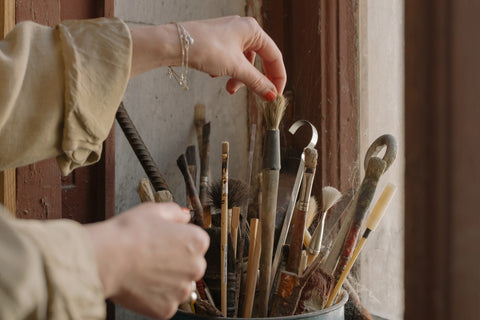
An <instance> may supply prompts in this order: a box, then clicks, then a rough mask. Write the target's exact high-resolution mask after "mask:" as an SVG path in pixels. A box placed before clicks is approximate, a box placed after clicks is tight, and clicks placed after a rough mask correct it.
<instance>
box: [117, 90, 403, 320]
mask: <svg viewBox="0 0 480 320" xmlns="http://www.w3.org/2000/svg"><path fill="white" fill-rule="evenodd" d="M285 108H286V101H285V99H284V98H283V97H282V96H279V97H278V98H277V99H276V100H275V101H274V102H271V103H266V104H265V106H264V108H263V111H264V116H265V124H266V126H265V127H266V130H265V136H264V143H263V157H262V170H261V172H260V173H259V175H258V176H259V180H260V183H259V190H258V191H259V192H258V211H257V214H256V215H255V214H253V216H257V217H258V218H253V219H251V220H250V222H248V221H247V213H248V205H249V202H250V201H249V200H250V199H251V198H253V197H251V195H250V184H251V175H252V167H253V150H254V146H255V136H256V127H255V125H254V126H252V128H251V132H250V133H251V137H250V145H249V150H248V151H249V156H248V173H247V177H246V179H245V181H246V182H243V181H242V180H240V179H235V178H231V177H230V172H229V159H230V146H229V143H228V142H226V141H224V142H222V145H221V160H222V166H221V179H219V180H218V181H216V182H214V183H212V182H211V178H210V165H209V161H210V129H211V127H210V126H211V125H210V122H207V121H206V119H205V106H204V105H196V106H195V113H194V124H195V128H196V133H197V141H198V142H197V143H198V157H199V159H200V166H197V161H196V158H197V153H196V148H195V146H193V145H191V146H188V147H187V148H186V152H185V154H182V155H180V156H179V157H178V159H177V165H178V167H179V169H180V171H181V172H182V175H183V177H184V180H185V187H186V195H187V197H186V198H187V206H188V207H190V209H191V212H192V222H193V223H195V224H197V225H198V226H201V227H203V228H205V230H206V231H207V233H208V234H209V236H210V242H211V245H210V248H209V250H208V252H207V254H206V256H205V257H206V260H207V270H206V273H205V276H204V278H203V279H202V280H201V281H198V282H197V293H198V295H199V299H198V301H197V302H196V304H195V307H193V308H192V307H191V306H190V305H184V306H183V307H182V309H183V310H186V311H192V312H196V313H197V314H199V315H208V316H225V317H238V316H240V317H244V318H250V317H252V316H254V317H284V316H290V315H294V314H301V313H310V312H315V311H318V310H321V309H323V308H327V307H330V306H331V305H332V304H334V303H335V301H337V300H338V299H339V297H340V296H341V295H342V291H341V288H342V286H343V284H344V283H345V281H346V277H347V275H348V273H349V272H350V270H351V268H352V266H353V264H354V263H355V260H356V259H357V257H358V255H359V253H360V252H361V250H362V248H363V246H364V244H365V241H366V239H367V238H368V236H369V234H370V233H371V232H373V231H374V230H375V228H376V226H377V225H378V223H379V221H380V219H381V217H382V216H383V214H384V212H385V211H386V207H387V206H388V203H389V202H390V200H391V198H392V197H393V194H394V191H395V187H394V186H393V185H390V184H389V185H387V187H386V188H385V190H384V192H383V193H382V195H381V196H380V198H379V200H378V202H377V204H376V205H375V207H374V209H373V210H372V213H371V214H370V215H368V209H369V207H370V204H371V202H372V200H373V197H374V195H375V191H376V188H377V184H378V181H379V179H380V177H381V176H382V175H383V174H384V172H385V171H386V170H387V169H388V168H389V166H390V165H391V164H392V163H393V161H394V160H395V156H396V142H395V139H394V138H393V137H392V136H390V135H383V136H381V137H379V138H378V139H377V140H375V141H374V142H373V143H372V145H371V146H370V148H369V149H368V151H367V153H366V155H365V176H364V178H363V180H362V182H361V184H360V186H359V187H358V188H351V189H349V190H348V191H347V192H345V193H344V194H343V195H342V194H341V193H340V192H339V191H338V190H337V189H335V188H333V187H330V186H327V187H324V188H323V189H322V196H321V199H320V205H317V202H316V200H315V198H314V197H313V196H311V193H312V186H313V184H314V178H315V172H316V167H317V160H318V154H317V151H316V150H315V148H314V147H315V145H316V142H317V139H318V134H317V131H316V129H315V127H314V126H313V125H312V124H310V123H309V122H308V121H305V120H301V121H297V122H296V123H295V124H294V125H292V127H291V128H290V132H291V133H292V134H294V133H295V131H296V130H297V129H298V128H299V127H301V126H303V125H309V126H310V127H311V129H312V138H311V141H310V143H309V144H308V146H306V147H305V148H304V150H303V152H302V154H301V161H300V165H299V168H298V171H297V175H296V179H295V181H294V184H293V188H292V192H291V197H290V202H289V204H288V208H287V209H286V212H285V215H284V219H283V224H282V228H281V231H280V232H279V234H278V235H277V237H275V222H276V219H277V216H279V212H278V209H277V196H278V190H279V182H280V174H279V173H280V169H281V168H280V163H281V161H280V160H281V159H280V132H279V126H280V122H281V120H282V117H283V114H284V111H285ZM117 119H118V121H119V123H120V124H121V127H122V129H123V130H124V132H125V134H126V135H127V137H128V139H129V141H130V143H131V145H132V148H133V149H134V151H135V152H136V154H137V157H138V158H139V160H140V161H141V163H142V165H143V167H144V168H145V172H146V173H147V176H148V177H149V180H150V182H151V183H152V184H153V186H154V190H152V188H151V185H150V182H149V181H148V180H147V179H142V180H141V181H140V183H139V185H138V193H139V196H140V198H141V200H142V201H143V202H145V201H157V202H159V201H166V200H167V201H168V200H169V199H170V200H171V199H172V197H171V193H170V191H169V189H168V186H167V185H166V182H165V181H164V180H163V178H162V176H161V174H160V172H159V170H158V168H157V167H156V165H155V163H154V162H153V159H152V158H151V155H150V153H149V152H148V150H147V148H146V147H145V145H144V144H143V141H142V140H141V138H140V136H139V135H138V132H137V131H136V129H135V127H134V126H133V124H132V123H131V120H130V119H129V117H128V114H127V113H126V110H125V108H123V105H122V106H121V108H120V109H119V113H118V114H117ZM384 149H385V153H384V156H383V157H379V156H378V154H379V153H380V152H381V151H382V150H384ZM198 173H199V178H198V180H199V183H198V184H197V175H198ZM197 190H198V191H197ZM165 195H167V196H165ZM365 221H366V223H365ZM364 224H366V226H365V228H364V227H363V225H364ZM362 228H364V230H365V231H364V233H363V235H362V237H360V231H361V230H362ZM275 239H278V241H277V243H276V244H275ZM275 245H276V248H275ZM245 262H247V263H245ZM345 288H347V291H349V290H350V292H352V294H354V292H353V291H351V286H349V285H348V282H347V285H346V287H345ZM356 308H357V309H358V312H359V313H361V314H362V316H363V318H365V319H369V318H370V316H369V314H368V312H367V311H366V310H365V309H364V308H363V307H361V305H360V304H359V302H358V299H357V303H356Z"/></svg>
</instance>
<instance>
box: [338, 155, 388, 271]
mask: <svg viewBox="0 0 480 320" xmlns="http://www.w3.org/2000/svg"><path fill="white" fill-rule="evenodd" d="M386 166H387V163H386V162H385V161H383V160H382V159H380V158H377V157H371V158H370V161H369V162H368V166H367V171H366V172H365V178H364V179H363V181H362V184H361V185H360V188H359V191H358V198H357V203H356V208H355V214H354V217H353V223H352V226H351V227H350V229H349V231H348V234H347V236H346V238H345V242H344V244H343V247H342V251H341V255H340V258H339V260H338V263H337V266H336V267H335V272H334V276H335V279H338V278H339V277H340V275H341V274H342V272H343V271H344V270H345V267H346V265H347V263H348V260H350V257H351V256H352V254H353V250H354V248H355V244H356V242H357V240H358V238H359V235H360V228H361V227H362V223H363V222H364V219H365V215H366V213H367V210H368V207H369V206H370V203H371V202H372V199H373V196H374V195H375V190H376V188H377V183H378V180H379V179H380V176H381V175H382V174H383V172H384V171H385V168H386Z"/></svg>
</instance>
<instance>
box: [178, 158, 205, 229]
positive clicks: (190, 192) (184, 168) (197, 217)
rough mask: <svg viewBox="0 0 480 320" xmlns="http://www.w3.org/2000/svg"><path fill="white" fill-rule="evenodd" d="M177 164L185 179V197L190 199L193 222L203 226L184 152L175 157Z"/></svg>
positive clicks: (199, 205)
mask: <svg viewBox="0 0 480 320" xmlns="http://www.w3.org/2000/svg"><path fill="white" fill-rule="evenodd" d="M177 166H178V168H179V169H180V171H181V172H182V175H183V178H184V180H185V186H186V188H187V197H188V198H189V199H190V203H191V205H192V209H193V212H194V222H195V224H196V225H198V226H200V227H202V228H203V227H204V223H203V208H202V205H201V203H200V199H199V198H198V194H197V189H196V188H195V184H194V182H193V179H192V176H191V175H190V171H189V170H188V165H187V159H186V158H185V155H184V154H181V155H180V156H179V157H178V159H177Z"/></svg>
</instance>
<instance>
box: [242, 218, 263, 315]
mask: <svg viewBox="0 0 480 320" xmlns="http://www.w3.org/2000/svg"><path fill="white" fill-rule="evenodd" d="M259 224H260V222H259V220H258V219H252V220H250V247H249V248H248V266H247V279H246V282H245V301H244V303H243V314H242V316H243V317H244V318H250V317H251V316H252V308H253V299H254V297H255V286H256V283H257V271H258V263H259V262H260V250H261V247H262V242H261V232H262V230H261V227H260V226H259Z"/></svg>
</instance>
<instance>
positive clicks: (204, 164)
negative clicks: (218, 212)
mask: <svg viewBox="0 0 480 320" xmlns="http://www.w3.org/2000/svg"><path fill="white" fill-rule="evenodd" d="M202 131H203V134H202V147H201V151H200V155H201V157H200V202H201V203H202V205H203V206H206V205H207V202H208V185H209V181H208V179H209V177H210V122H208V123H206V124H205V125H204V126H203V128H202Z"/></svg>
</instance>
